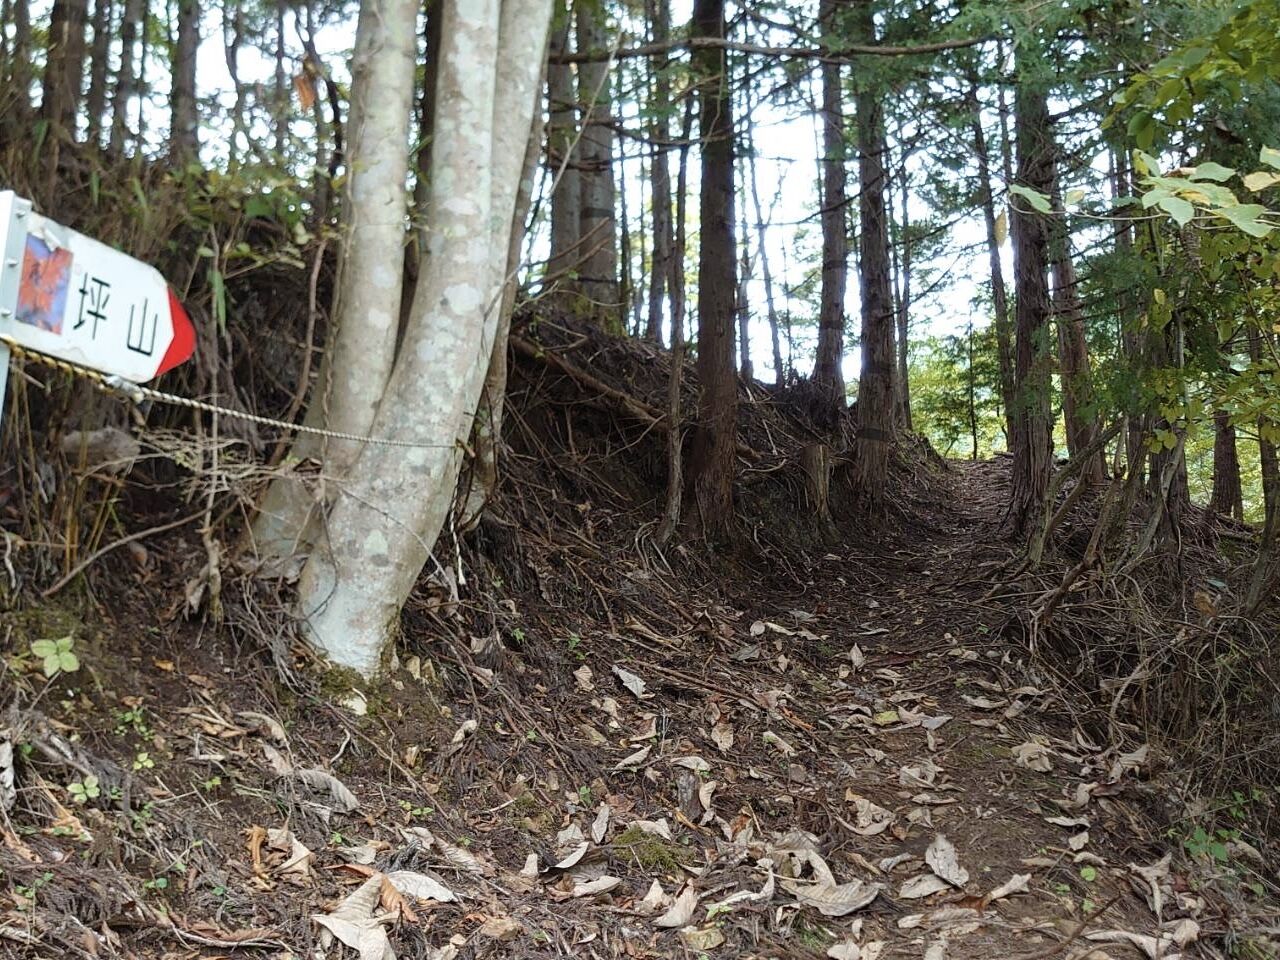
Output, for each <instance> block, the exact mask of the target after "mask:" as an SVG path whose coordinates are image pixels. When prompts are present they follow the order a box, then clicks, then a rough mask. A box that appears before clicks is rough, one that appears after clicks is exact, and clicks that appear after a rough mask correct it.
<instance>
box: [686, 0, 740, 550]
mask: <svg viewBox="0 0 1280 960" xmlns="http://www.w3.org/2000/svg"><path fill="white" fill-rule="evenodd" d="M691 26H692V29H691V31H690V33H691V35H692V36H695V37H717V38H723V37H724V36H725V32H726V24H725V16H724V0H694V6H693V22H692V25H691ZM693 67H694V71H695V74H696V79H697V83H698V113H699V124H698V125H699V134H700V138H701V141H702V187H701V195H700V197H699V204H698V208H699V210H698V213H699V215H698V221H699V223H700V224H701V228H702V232H701V240H700V244H699V256H698V365H697V370H698V381H699V383H700V385H701V388H702V391H701V395H700V397H699V402H698V426H697V429H696V431H695V433H694V437H693V455H692V460H691V464H690V465H691V472H692V480H693V489H694V494H695V497H696V499H697V502H698V509H699V513H700V517H701V520H702V524H703V529H704V532H705V533H706V534H707V535H708V536H709V537H712V538H719V537H723V536H725V535H727V534H728V533H729V532H730V531H731V529H732V527H733V477H734V467H735V456H736V448H737V423H738V386H737V377H736V376H735V374H734V363H733V332H734V322H733V321H734V313H735V310H734V301H735V296H734V291H735V289H736V269H735V264H734V248H735V244H734V239H733V228H734V223H735V222H736V218H735V217H734V195H733V114H732V103H733V101H732V96H731V93H730V85H729V76H728V70H729V65H728V57H727V54H726V52H725V50H724V49H723V48H713V47H700V48H698V49H696V50H695V51H694V53H693Z"/></svg>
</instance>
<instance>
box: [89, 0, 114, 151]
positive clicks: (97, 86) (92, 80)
mask: <svg viewBox="0 0 1280 960" xmlns="http://www.w3.org/2000/svg"><path fill="white" fill-rule="evenodd" d="M112 7H113V4H112V0H95V2H94V5H93V44H92V46H91V47H90V53H89V95H88V97H87V98H86V101H85V113H86V114H87V115H88V116H87V119H88V123H89V143H91V144H93V146H95V147H100V146H101V145H102V144H101V139H102V124H103V122H104V118H105V116H106V112H107V69H108V67H109V66H110V64H109V63H108V60H109V59H110V57H111V15H112Z"/></svg>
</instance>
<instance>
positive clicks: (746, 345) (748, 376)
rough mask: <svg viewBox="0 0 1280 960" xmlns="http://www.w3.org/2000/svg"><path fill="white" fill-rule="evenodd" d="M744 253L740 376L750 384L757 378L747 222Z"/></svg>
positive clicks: (740, 287)
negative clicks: (752, 357)
mask: <svg viewBox="0 0 1280 960" xmlns="http://www.w3.org/2000/svg"><path fill="white" fill-rule="evenodd" d="M741 226H742V234H743V237H742V255H741V257H740V259H739V261H738V294H737V313H738V376H740V377H741V378H742V382H743V383H746V384H750V383H751V381H752V380H754V379H755V375H756V374H755V368H754V367H753V366H752V365H751V301H750V296H749V294H748V292H747V282H748V281H749V280H750V279H751V249H750V247H749V246H748V245H747V236H748V235H749V234H748V232H747V224H746V222H745V221H743V223H742V225H741Z"/></svg>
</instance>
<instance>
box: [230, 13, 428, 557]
mask: <svg viewBox="0 0 1280 960" xmlns="http://www.w3.org/2000/svg"><path fill="white" fill-rule="evenodd" d="M417 10H418V5H417V3H416V2H415V0H365V2H364V4H363V5H362V7H361V10H360V19H359V22H358V25H357V29H356V49H355V55H354V57H353V59H352V85H351V111H350V113H351V121H352V122H351V125H350V128H349V132H350V147H351V162H350V173H349V174H348V176H347V178H346V195H345V198H344V202H343V205H342V208H343V212H344V215H345V218H346V219H345V222H344V232H343V244H342V251H341V256H340V258H339V261H338V277H337V283H336V289H335V294H334V304H333V309H332V314H331V315H332V316H333V318H334V322H333V328H332V330H331V331H330V335H329V347H328V350H327V352H326V355H325V361H324V363H323V364H322V365H321V370H320V376H319V378H318V383H317V385H316V387H315V389H314V390H313V391H312V396H311V400H310V403H309V405H308V407H307V415H306V421H305V422H306V423H307V424H308V425H310V426H315V427H324V428H326V429H329V430H333V431H336V432H340V433H349V434H354V435H355V436H368V435H369V431H370V429H371V428H372V426H373V421H374V417H375V415H376V414H377V412H378V405H379V403H380V402H381V400H382V395H383V391H384V390H385V389H386V385H387V380H388V379H389V378H390V376H391V368H392V364H393V363H394V360H395V348H396V332H397V328H398V323H399V317H400V300H401V294H402V291H401V285H402V283H403V278H404V273H403V269H402V265H403V263H404V246H405V226H404V221H405V213H406V205H407V199H408V198H407V195H406V193H405V189H404V183H405V178H406V176H407V174H408V166H409V154H408V149H409V146H408V143H409V127H410V119H411V116H412V112H411V105H412V102H413V82H414V74H415V67H416V59H417V49H416V46H417V45H416V43H415V27H416V22H417V21H416V18H417ZM304 386H305V385H304ZM360 449H361V445H360V444H357V443H354V442H352V441H348V440H336V439H328V438H325V439H321V438H318V437H316V436H314V435H311V434H301V435H299V437H298V440H297V441H296V442H295V444H294V446H293V449H292V451H291V457H290V459H291V462H293V463H301V462H303V461H305V460H308V459H311V458H314V459H317V460H319V461H320V463H321V465H322V467H323V473H324V476H325V477H326V478H328V479H330V480H333V481H338V480H340V478H342V477H344V476H345V475H346V473H347V471H348V470H349V469H350V467H351V464H352V463H353V462H355V460H356V457H357V456H358V455H359V454H360ZM324 496H325V495H324V494H322V498H323V497H324ZM317 508H318V504H317V503H316V500H315V498H314V497H313V496H312V495H311V494H310V493H309V492H308V491H307V490H306V488H305V487H304V486H303V485H302V484H301V483H300V482H298V481H297V480H296V479H295V478H293V477H290V476H285V477H283V478H281V479H280V480H277V481H276V482H275V483H273V484H272V485H271V486H270V488H268V491H267V496H266V498H265V499H264V501H263V503H262V506H261V508H260V511H259V514H258V519H257V522H256V523H255V525H254V539H255V543H256V547H257V550H258V554H259V557H260V558H261V559H263V560H265V561H276V560H280V559H283V558H285V557H289V556H291V555H294V554H296V553H300V552H304V551H305V550H306V549H307V547H308V546H309V543H310V541H311V540H312V539H313V535H312V533H309V532H308V529H307V528H308V526H309V522H310V520H311V518H312V515H313V513H314V512H315V511H316V509H317Z"/></svg>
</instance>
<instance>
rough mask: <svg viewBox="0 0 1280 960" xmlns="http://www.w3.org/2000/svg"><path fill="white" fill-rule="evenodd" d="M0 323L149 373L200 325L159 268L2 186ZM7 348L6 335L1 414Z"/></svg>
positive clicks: (48, 343) (48, 345)
mask: <svg viewBox="0 0 1280 960" xmlns="http://www.w3.org/2000/svg"><path fill="white" fill-rule="evenodd" d="M0 253H2V254H3V260H2V261H0V333H2V334H5V335H6V336H8V337H11V338H12V339H13V340H14V341H16V342H17V343H18V344H20V345H21V346H23V347H25V348H26V349H28V350H33V351H36V352H39V353H44V354H48V355H49V356H53V357H58V358H59V359H62V360H67V361H70V362H71V363H75V364H79V365H80V366H82V367H89V368H91V369H94V370H97V371H100V372H101V373H105V374H109V375H112V376H118V377H121V378H123V379H125V380H131V381H133V382H134V383H143V382H145V381H147V380H151V379H153V378H155V377H158V376H159V375H160V374H162V373H164V372H165V371H166V370H171V369H173V368H174V367H176V366H178V364H180V363H182V362H183V361H185V360H186V359H188V358H189V357H190V356H191V354H192V351H193V350H194V349H195V328H194V327H192V326H191V321H190V320H189V319H188V318H187V314H186V311H185V310H183V309H182V304H180V303H179V302H178V298H177V297H175V296H174V295H173V292H172V291H171V290H170V289H169V286H168V284H167V283H165V280H164V277H162V276H161V275H160V272H159V271H158V270H156V269H155V267H152V266H150V265H148V264H145V263H143V262H142V261H140V260H135V259H134V258H133V257H129V256H126V255H125V254H123V253H121V252H120V251H118V250H114V249H112V248H111V247H108V246H107V245H106V244H103V243H99V242H98V241H97V240H92V239H90V238H89V237H86V236H84V234H80V233H76V232H75V231H74V230H71V229H69V228H67V227H64V226H62V225H61V224H58V223H55V222H54V221H52V220H50V219H49V218H48V217H43V216H41V215H40V214H38V213H36V212H34V211H33V210H32V209H31V202H30V201H28V200H24V199H22V198H21V197H19V196H17V195H16V194H14V193H13V192H12V191H10V190H5V191H0ZM8 374H9V348H8V347H7V346H6V345H4V344H3V343H0V415H2V414H3V411H4V398H5V392H4V391H5V385H6V381H7V379H8Z"/></svg>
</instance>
